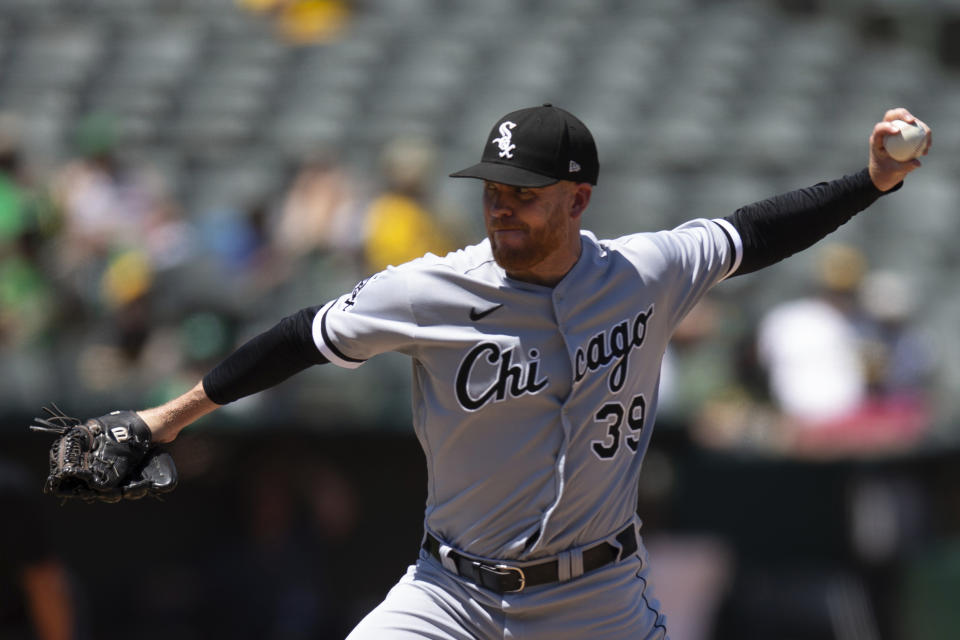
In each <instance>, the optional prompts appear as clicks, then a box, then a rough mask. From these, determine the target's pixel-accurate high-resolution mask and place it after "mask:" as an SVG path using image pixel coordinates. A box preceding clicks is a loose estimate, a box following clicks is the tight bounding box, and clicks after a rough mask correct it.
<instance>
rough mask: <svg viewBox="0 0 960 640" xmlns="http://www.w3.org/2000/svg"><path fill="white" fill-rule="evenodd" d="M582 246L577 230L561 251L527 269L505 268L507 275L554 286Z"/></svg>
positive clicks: (568, 271) (573, 263)
mask: <svg viewBox="0 0 960 640" xmlns="http://www.w3.org/2000/svg"><path fill="white" fill-rule="evenodd" d="M582 252H583V247H582V245H581V241H580V234H579V232H578V233H577V234H576V237H574V238H571V241H570V244H569V245H568V246H567V247H565V250H563V251H557V252H554V253H552V254H550V255H549V256H547V257H546V258H545V259H543V260H542V261H540V262H538V263H537V264H535V265H532V266H531V267H530V268H528V269H519V270H509V269H505V271H506V273H507V275H508V276H510V277H511V278H513V279H514V280H520V281H521V282H529V283H531V284H537V285H541V286H544V287H553V286H556V285H557V283H559V282H560V281H561V280H563V278H564V277H565V276H566V275H567V274H568V273H570V270H571V269H573V266H574V265H575V264H577V261H578V260H579V259H580V254H581V253H582Z"/></svg>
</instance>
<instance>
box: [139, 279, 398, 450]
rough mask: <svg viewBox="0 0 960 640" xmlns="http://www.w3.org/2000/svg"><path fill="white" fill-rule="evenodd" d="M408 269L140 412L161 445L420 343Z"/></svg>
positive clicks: (300, 321)
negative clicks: (293, 388) (306, 377)
mask: <svg viewBox="0 0 960 640" xmlns="http://www.w3.org/2000/svg"><path fill="white" fill-rule="evenodd" d="M402 271H403V269H402V268H397V269H388V270H387V271H383V272H380V273H379V274H377V275H375V276H372V277H370V278H368V279H366V280H363V281H362V282H360V283H359V284H358V285H357V286H356V287H355V288H354V289H353V291H352V292H351V293H349V294H346V295H344V296H341V297H340V298H337V299H336V300H332V301H331V302H329V303H327V304H326V305H323V306H314V307H307V308H305V309H301V310H300V311H298V312H297V313H294V314H293V315H290V316H287V317H286V318H284V319H282V320H281V321H280V322H278V323H277V324H276V325H274V326H273V327H272V328H270V329H268V330H267V331H264V332H263V333H261V334H260V335H258V336H256V337H254V338H252V339H250V340H248V341H247V342H246V343H244V344H243V345H241V346H240V347H239V348H238V349H237V350H236V351H234V352H233V353H231V354H230V355H229V356H227V357H226V358H225V359H224V360H223V361H222V362H221V363H220V364H218V365H217V366H216V367H214V368H213V369H212V370H211V371H210V372H209V373H207V374H206V375H205V376H204V377H203V379H202V380H201V381H200V382H198V383H197V384H196V385H195V386H194V387H193V389H191V390H190V391H188V392H186V393H184V394H183V395H181V396H180V397H178V398H174V399H173V400H171V401H169V402H167V403H165V404H163V405H161V406H159V407H155V408H153V409H147V410H145V411H140V412H138V413H139V415H140V417H141V418H143V420H144V422H146V423H147V426H148V427H150V431H151V433H152V434H153V440H154V441H155V442H170V441H171V440H173V439H174V438H176V437H177V434H179V433H180V431H182V430H183V428H184V427H186V426H188V425H189V424H191V423H193V422H194V421H195V420H197V419H198V418H200V417H202V416H204V415H207V414H208V413H211V412H213V411H215V410H216V409H217V408H218V407H221V406H223V405H225V404H227V403H230V402H233V401H234V400H239V399H240V398H244V397H246V396H249V395H253V394H255V393H258V392H260V391H263V390H265V389H268V388H270V387H273V386H275V385H278V384H280V383H281V382H283V381H284V380H286V379H287V378H289V377H291V376H293V375H294V374H296V373H299V372H300V371H303V370H304V369H306V368H308V367H311V366H313V365H316V364H324V363H327V362H333V363H334V364H336V365H339V366H341V367H345V368H354V367H357V366H359V365H360V364H362V363H363V362H364V361H366V360H367V359H368V358H370V357H372V356H374V355H376V354H377V353H383V352H385V351H396V350H403V349H404V348H405V347H407V346H409V345H410V344H411V343H412V341H413V336H414V335H415V331H416V322H415V321H414V320H413V317H412V310H411V308H410V305H409V302H408V300H407V297H406V286H405V277H404V276H403V275H401V273H402Z"/></svg>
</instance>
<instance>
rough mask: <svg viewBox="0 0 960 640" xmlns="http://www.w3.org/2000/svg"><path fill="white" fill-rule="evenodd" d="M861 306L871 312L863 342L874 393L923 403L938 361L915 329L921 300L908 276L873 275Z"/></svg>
mask: <svg viewBox="0 0 960 640" xmlns="http://www.w3.org/2000/svg"><path fill="white" fill-rule="evenodd" d="M860 303H861V306H862V307H863V309H864V311H865V312H866V314H867V322H866V323H864V324H865V326H863V328H862V333H863V336H862V338H863V340H864V343H865V344H864V349H865V356H866V361H867V374H868V375H867V380H868V384H869V387H870V394H871V395H872V396H874V397H883V398H887V399H891V398H901V399H904V400H906V399H909V398H914V399H917V400H922V399H923V398H924V397H925V396H927V389H929V385H930V383H931V382H932V379H933V376H934V372H935V358H934V355H933V347H932V345H931V344H930V342H929V341H928V340H927V339H926V338H925V337H924V336H923V335H922V334H921V333H920V332H919V331H918V330H917V329H916V327H914V318H915V312H916V308H917V301H916V299H915V296H914V295H913V290H912V289H911V287H910V285H909V283H908V282H907V280H906V278H905V277H904V276H903V275H902V274H899V273H897V272H894V271H874V272H871V273H869V274H868V275H867V277H866V278H865V279H864V282H863V286H862V287H861V291H860Z"/></svg>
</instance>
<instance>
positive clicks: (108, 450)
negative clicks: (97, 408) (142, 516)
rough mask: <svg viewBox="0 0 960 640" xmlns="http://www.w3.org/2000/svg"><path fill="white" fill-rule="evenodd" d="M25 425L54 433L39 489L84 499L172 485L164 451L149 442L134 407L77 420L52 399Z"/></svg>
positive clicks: (134, 494) (173, 474) (135, 495)
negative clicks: (39, 415)
mask: <svg viewBox="0 0 960 640" xmlns="http://www.w3.org/2000/svg"><path fill="white" fill-rule="evenodd" d="M43 411H44V412H45V413H46V414H47V415H46V417H43V418H34V422H35V423H36V424H33V425H31V426H30V429H32V430H33V431H42V432H46V433H53V434H56V435H57V436H58V437H57V439H56V440H55V441H54V443H53V446H52V447H50V475H48V476H47V481H46V483H45V484H44V486H43V492H44V493H46V494H50V495H53V496H56V497H58V498H80V499H81V500H83V501H85V502H119V501H120V500H123V499H127V500H137V499H139V498H142V497H144V496H148V495H149V496H154V497H158V496H160V495H161V494H164V493H168V492H170V491H173V489H174V488H175V487H176V486H177V467H176V465H174V463H173V458H172V457H171V456H170V454H169V453H166V452H164V451H161V450H160V449H158V448H156V447H154V446H152V445H151V442H150V440H151V438H150V435H151V434H150V428H149V427H148V426H147V424H146V423H145V422H144V421H143V420H142V419H141V418H140V416H138V415H137V414H136V412H134V411H114V412H112V413H108V414H107V415H105V416H100V417H99V418H91V419H89V420H87V421H86V422H81V421H80V420H79V419H77V418H72V417H70V416H68V415H66V414H65V413H63V411H61V410H60V408H59V407H57V405H53V406H52V408H51V407H43Z"/></svg>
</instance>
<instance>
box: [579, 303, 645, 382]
mask: <svg viewBox="0 0 960 640" xmlns="http://www.w3.org/2000/svg"><path fill="white" fill-rule="evenodd" d="M652 315H653V305H652V304H651V305H650V306H649V307H648V308H647V310H646V311H641V312H640V313H638V314H637V315H636V317H635V318H634V319H633V321H632V322H631V321H630V320H624V321H623V322H621V323H620V324H617V325H615V326H613V327H611V328H610V329H608V330H607V331H601V332H600V333H598V334H597V335H595V336H593V337H592V338H590V342H588V343H587V348H586V349H584V348H583V347H577V353H576V355H574V360H573V365H574V378H573V379H574V381H576V382H580V381H581V380H582V379H583V377H584V376H585V375H587V373H589V372H591V371H596V370H597V369H600V368H601V367H605V366H607V365H608V364H610V363H611V362H612V361H613V360H617V364H615V365H614V367H613V368H612V369H611V370H610V376H609V377H608V378H607V386H608V387H609V388H610V391H611V393H616V392H617V391H620V389H622V388H623V384H624V383H625V382H626V381H627V367H628V364H627V362H628V358H629V356H630V352H631V351H633V350H634V349H639V348H640V347H641V346H643V341H644V339H645V338H646V336H647V321H648V320H649V319H650V317H651V316H652Z"/></svg>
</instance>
